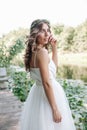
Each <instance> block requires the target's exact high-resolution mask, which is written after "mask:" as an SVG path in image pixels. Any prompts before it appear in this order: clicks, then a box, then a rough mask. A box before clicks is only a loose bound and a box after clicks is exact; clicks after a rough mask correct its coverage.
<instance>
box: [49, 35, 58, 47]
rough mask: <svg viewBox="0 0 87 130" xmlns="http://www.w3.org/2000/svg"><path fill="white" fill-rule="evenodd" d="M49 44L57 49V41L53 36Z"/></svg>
mask: <svg viewBox="0 0 87 130" xmlns="http://www.w3.org/2000/svg"><path fill="white" fill-rule="evenodd" d="M48 42H49V43H50V44H51V46H52V47H55V46H56V45H57V40H56V39H55V38H54V37H53V35H50V37H49V40H48Z"/></svg>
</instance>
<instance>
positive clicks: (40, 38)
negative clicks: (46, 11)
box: [36, 23, 51, 45]
mask: <svg viewBox="0 0 87 130" xmlns="http://www.w3.org/2000/svg"><path fill="white" fill-rule="evenodd" d="M50 34H51V32H50V28H49V27H48V25H47V24H45V23H44V24H43V25H42V27H41V29H40V31H39V33H38V35H37V39H36V42H37V44H41V45H45V44H47V43H48V39H49V36H50Z"/></svg>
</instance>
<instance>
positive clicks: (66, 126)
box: [20, 79, 76, 130]
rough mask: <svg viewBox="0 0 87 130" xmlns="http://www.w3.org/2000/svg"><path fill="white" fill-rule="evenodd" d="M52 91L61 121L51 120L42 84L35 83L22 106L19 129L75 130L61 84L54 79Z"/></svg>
mask: <svg viewBox="0 0 87 130" xmlns="http://www.w3.org/2000/svg"><path fill="white" fill-rule="evenodd" d="M52 84H53V91H54V95H55V99H56V103H57V105H58V109H59V110H60V112H61V115H62V121H61V122H60V123H55V122H54V121H53V116H52V110H51V107H50V104H49V102H48V99H47V97H46V95H45V92H44V88H43V86H42V85H40V84H37V83H35V84H34V85H33V86H32V88H31V91H30V93H29V95H28V98H27V100H26V102H25V103H24V106H23V111H22V115H21V121H20V130H76V128H75V125H74V120H73V118H72V114H71V110H70V107H69V104H68V101H67V98H66V95H65V92H64V90H63V88H62V87H61V85H60V84H59V83H58V82H57V81H56V80H55V79H54V80H53V81H52Z"/></svg>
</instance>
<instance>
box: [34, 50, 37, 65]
mask: <svg viewBox="0 0 87 130" xmlns="http://www.w3.org/2000/svg"><path fill="white" fill-rule="evenodd" d="M36 56H37V51H36V52H35V56H34V67H36Z"/></svg>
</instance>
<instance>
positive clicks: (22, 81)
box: [11, 72, 34, 102]
mask: <svg viewBox="0 0 87 130" xmlns="http://www.w3.org/2000/svg"><path fill="white" fill-rule="evenodd" d="M11 76H12V79H13V87H11V88H12V91H13V93H14V95H15V96H17V97H18V98H19V100H20V101H22V102H24V101H25V100H26V98H27V96H28V93H29V91H30V88H31V86H32V85H33V83H34V81H33V80H30V78H29V76H28V75H27V73H26V72H13V73H12V75H11ZM11 85H12V84H11Z"/></svg>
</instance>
